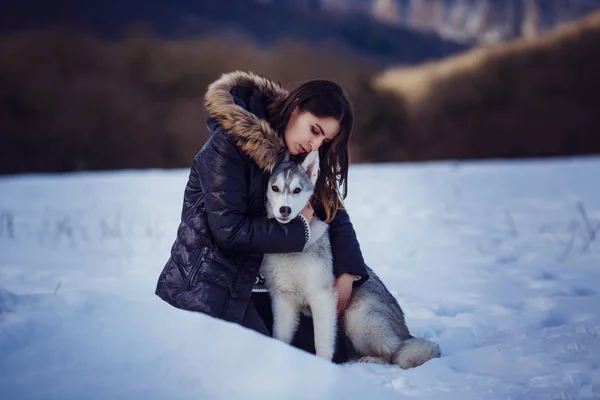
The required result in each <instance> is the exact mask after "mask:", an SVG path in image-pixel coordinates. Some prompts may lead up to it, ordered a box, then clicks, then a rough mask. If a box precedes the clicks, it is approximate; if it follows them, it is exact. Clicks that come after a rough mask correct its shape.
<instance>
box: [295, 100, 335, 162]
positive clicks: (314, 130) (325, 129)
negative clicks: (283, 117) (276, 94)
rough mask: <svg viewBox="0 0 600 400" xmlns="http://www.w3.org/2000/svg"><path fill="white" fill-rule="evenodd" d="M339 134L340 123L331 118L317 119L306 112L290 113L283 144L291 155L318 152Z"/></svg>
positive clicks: (296, 111)
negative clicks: (324, 144)
mask: <svg viewBox="0 0 600 400" xmlns="http://www.w3.org/2000/svg"><path fill="white" fill-rule="evenodd" d="M339 132H340V123H339V121H338V120H337V119H335V118H333V117H326V118H319V117H317V116H315V115H314V114H312V113H310V112H308V111H299V110H298V109H296V110H294V111H293V112H292V115H291V116H290V120H289V122H288V124H287V127H286V129H285V133H284V139H285V144H286V145H287V148H288V150H289V152H290V154H292V155H298V154H302V153H308V152H310V151H315V150H318V149H319V147H321V145H322V144H323V143H327V142H330V141H332V140H333V138H335V137H336V136H337V134H338V133H339Z"/></svg>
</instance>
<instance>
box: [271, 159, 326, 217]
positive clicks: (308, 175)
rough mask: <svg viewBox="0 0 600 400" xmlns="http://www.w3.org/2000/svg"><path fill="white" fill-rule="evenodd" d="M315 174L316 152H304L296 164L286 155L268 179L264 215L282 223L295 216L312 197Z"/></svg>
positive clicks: (317, 162) (315, 179) (317, 174)
mask: <svg viewBox="0 0 600 400" xmlns="http://www.w3.org/2000/svg"><path fill="white" fill-rule="evenodd" d="M318 176H319V152H318V151H311V152H310V153H308V154H307V155H306V158H305V159H304V161H302V163H300V164H298V163H296V162H294V161H290V160H289V156H287V155H286V157H285V158H284V159H283V161H282V162H281V163H279V164H278V165H277V166H276V167H275V169H274V170H273V173H272V174H271V178H270V179H269V187H268V188H267V216H268V217H269V218H276V219H277V221H279V222H280V223H282V224H286V223H288V222H290V221H291V220H292V219H294V218H296V216H298V214H300V211H302V209H303V208H304V206H306V203H308V201H309V200H310V198H311V197H312V195H313V193H314V189H315V184H316V182H317V177H318Z"/></svg>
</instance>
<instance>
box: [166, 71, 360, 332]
mask: <svg viewBox="0 0 600 400" xmlns="http://www.w3.org/2000/svg"><path fill="white" fill-rule="evenodd" d="M285 93H286V92H285V90H284V89H283V88H282V87H280V86H279V85H277V84H276V83H273V82H271V81H269V80H266V79H264V78H262V77H259V76H257V75H254V74H252V73H244V72H233V73H229V74H225V75H223V76H222V77H221V78H220V79H219V80H217V81H215V82H214V83H213V84H211V85H210V86H209V88H208V91H207V93H206V107H207V111H208V113H209V119H208V129H209V130H210V131H211V132H212V133H213V135H212V136H211V137H210V139H209V140H208V141H207V142H206V144H205V145H204V147H203V148H202V149H201V150H200V152H199V153H198V154H197V155H196V157H195V158H194V160H193V163H192V166H191V169H190V174H189V180H188V183H187V186H186V188H185V194H184V203H183V210H182V213H181V223H180V225H179V228H178V231H177V238H176V240H175V243H174V244H173V246H172V248H171V256H170V257H169V259H168V261H167V263H166V265H165V267H164V269H163V271H162V273H161V274H160V276H159V279H158V284H157V288H156V294H157V295H158V296H160V298H162V299H163V300H165V301H166V302H168V303H169V304H171V305H173V306H175V307H177V308H181V309H184V310H189V311H199V312H202V313H205V314H208V315H211V316H213V317H217V318H221V319H224V320H227V321H231V322H236V323H241V322H242V321H243V318H244V314H245V311H246V307H247V305H248V302H249V299H250V295H251V293H252V287H253V284H254V281H255V279H256V276H257V274H258V271H259V268H260V264H261V262H262V258H263V254H264V253H285V252H296V251H301V250H302V249H303V248H304V244H305V239H304V225H303V223H302V221H301V220H300V219H296V220H294V221H291V222H290V223H288V224H285V225H282V224H279V223H278V222H276V221H275V220H269V219H267V218H266V211H265V193H266V189H267V183H268V178H269V174H270V172H271V171H272V170H273V168H274V166H275V164H276V163H277V161H278V160H279V157H280V156H281V153H282V151H283V150H284V149H285V144H284V142H283V140H282V139H281V138H280V137H279V136H278V135H277V133H276V132H275V131H274V130H273V129H272V128H271V127H270V125H269V124H268V123H267V122H266V119H265V118H266V114H265V112H266V107H267V105H268V103H269V102H270V101H272V99H274V98H276V97H277V96H281V95H284V94H285ZM315 212H316V215H317V216H319V215H320V216H321V218H323V211H322V210H319V208H316V210H315ZM330 237H331V244H332V251H333V256H334V269H335V271H334V272H335V274H336V276H339V275H340V274H342V273H344V272H348V273H351V274H354V275H359V276H361V277H362V279H361V281H358V282H357V283H356V284H360V283H361V282H362V281H365V280H366V279H368V274H367V271H366V268H365V265H364V261H363V257H362V254H361V251H360V248H359V244H358V242H357V240H356V234H355V232H354V229H353V227H352V224H351V222H350V220H349V217H348V214H347V213H346V212H345V211H343V210H341V211H338V213H337V215H336V217H335V218H334V220H333V221H332V222H331V223H330Z"/></svg>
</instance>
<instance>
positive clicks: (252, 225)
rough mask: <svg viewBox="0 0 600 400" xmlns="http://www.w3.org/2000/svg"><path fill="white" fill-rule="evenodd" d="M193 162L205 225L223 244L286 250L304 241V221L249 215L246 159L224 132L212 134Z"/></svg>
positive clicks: (255, 250) (254, 250)
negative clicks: (205, 216)
mask: <svg viewBox="0 0 600 400" xmlns="http://www.w3.org/2000/svg"><path fill="white" fill-rule="evenodd" d="M194 166H195V168H196V173H197V174H198V176H199V177H200V183H201V186H202V191H203V192H204V206H205V208H206V213H207V218H208V229H209V231H210V233H211V235H212V236H213V238H214V239H215V241H216V243H217V244H218V245H220V246H222V247H225V248H229V249H232V250H239V251H244V252H249V253H289V252H296V251H302V249H303V248H304V245H305V232H304V223H303V222H302V221H301V220H300V218H296V219H294V220H292V221H290V222H289V223H287V224H280V223H278V222H277V221H275V220H270V219H268V218H266V217H265V216H250V215H248V188H249V185H250V182H249V174H248V167H249V165H248V160H246V159H244V156H243V155H242V154H241V152H240V150H239V149H238V148H237V146H236V145H235V143H234V142H233V139H231V138H229V137H227V134H226V133H222V132H218V133H216V134H214V135H213V136H212V137H211V139H210V143H208V146H205V148H204V149H203V151H202V152H201V153H200V154H199V155H198V156H197V158H196V160H195V162H194Z"/></svg>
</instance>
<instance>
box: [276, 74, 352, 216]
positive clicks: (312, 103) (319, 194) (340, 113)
mask: <svg viewBox="0 0 600 400" xmlns="http://www.w3.org/2000/svg"><path fill="white" fill-rule="evenodd" d="M296 108H298V110H300V111H308V112H310V113H312V114H313V115H315V116H317V117H319V118H327V117H333V118H335V119H337V120H338V121H339V123H340V132H339V133H338V134H337V135H336V136H335V138H334V139H333V140H332V141H331V142H328V143H323V144H322V145H321V147H320V148H319V163H320V173H319V177H318V179H317V183H316V185H315V198H316V200H317V201H318V202H319V203H321V205H322V206H323V209H324V210H325V222H327V223H329V222H331V220H333V218H334V217H335V215H336V213H337V211H338V210H339V209H340V208H343V206H344V205H343V200H344V199H345V198H346V196H347V194H348V166H349V143H350V136H351V134H352V125H353V123H354V116H353V110H352V104H351V103H350V100H349V98H348V95H347V94H346V93H345V92H344V90H343V89H342V88H341V87H340V86H339V85H338V84H337V83H335V82H331V81H328V80H312V81H308V82H306V83H304V84H302V85H300V86H298V87H297V88H296V89H294V90H292V91H291V92H290V93H289V94H288V95H287V96H285V97H282V98H279V99H275V100H274V101H273V103H272V104H271V105H270V107H269V121H270V123H271V125H272V126H273V128H275V130H276V131H277V132H278V133H279V134H280V135H283V134H284V132H285V129H286V127H287V124H288V122H289V120H290V117H291V115H292V112H293V111H294V109H296Z"/></svg>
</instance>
